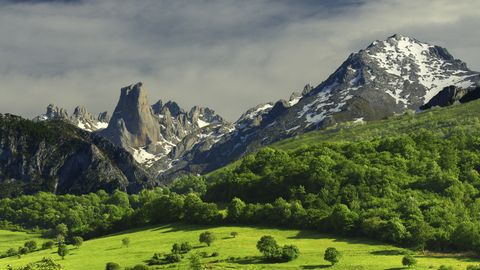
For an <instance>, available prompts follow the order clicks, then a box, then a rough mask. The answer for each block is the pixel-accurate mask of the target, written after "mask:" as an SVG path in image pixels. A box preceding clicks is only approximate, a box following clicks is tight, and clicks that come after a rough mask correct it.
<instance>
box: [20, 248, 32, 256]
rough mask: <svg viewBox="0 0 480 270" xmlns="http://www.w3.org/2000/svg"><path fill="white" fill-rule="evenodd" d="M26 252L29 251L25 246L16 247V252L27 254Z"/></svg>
mask: <svg viewBox="0 0 480 270" xmlns="http://www.w3.org/2000/svg"><path fill="white" fill-rule="evenodd" d="M28 252H30V250H29V249H28V248H26V247H19V248H18V254H21V255H24V254H27V253H28ZM18 254H17V255H18Z"/></svg>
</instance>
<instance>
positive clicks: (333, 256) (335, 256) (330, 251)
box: [323, 247, 340, 265]
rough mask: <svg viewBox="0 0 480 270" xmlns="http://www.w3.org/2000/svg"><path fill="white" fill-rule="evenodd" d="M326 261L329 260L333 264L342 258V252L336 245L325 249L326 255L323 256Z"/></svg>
mask: <svg viewBox="0 0 480 270" xmlns="http://www.w3.org/2000/svg"><path fill="white" fill-rule="evenodd" d="M323 259H325V261H329V262H330V263H331V264H332V265H334V264H336V263H338V261H339V259H340V252H338V250H337V249H336V248H334V247H329V248H327V249H326V250H325V255H324V256H323Z"/></svg>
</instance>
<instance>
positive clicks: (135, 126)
mask: <svg viewBox="0 0 480 270" xmlns="http://www.w3.org/2000/svg"><path fill="white" fill-rule="evenodd" d="M142 86H143V85H142V83H141V82H139V83H137V84H134V85H130V86H127V87H123V88H122V89H121V94H120V100H119V101H118V104H117V107H116V108H115V111H114V113H113V115H112V118H111V119H110V122H109V124H108V127H107V128H106V129H105V130H103V131H101V134H102V135H103V136H105V137H107V138H108V139H110V140H111V141H112V142H113V143H115V144H117V145H120V146H122V147H124V148H125V149H130V148H132V147H134V148H138V147H147V148H148V149H149V150H150V151H151V152H155V151H156V150H157V149H155V148H156V147H155V143H156V142H158V141H159V140H160V138H161V135H160V124H159V122H158V120H157V118H156V117H155V116H154V114H153V111H152V108H151V107H150V105H149V102H148V99H147V93H146V90H145V89H144V88H143V87H142Z"/></svg>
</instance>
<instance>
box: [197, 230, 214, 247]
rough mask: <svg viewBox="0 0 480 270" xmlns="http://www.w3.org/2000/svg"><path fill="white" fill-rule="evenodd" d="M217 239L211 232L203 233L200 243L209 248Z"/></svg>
mask: <svg viewBox="0 0 480 270" xmlns="http://www.w3.org/2000/svg"><path fill="white" fill-rule="evenodd" d="M216 239H217V237H216V236H215V234H213V233H212V232H209V231H206V232H203V233H201V234H200V237H199V241H200V243H205V244H207V246H210V245H211V244H212V243H213V242H214V241H215V240H216Z"/></svg>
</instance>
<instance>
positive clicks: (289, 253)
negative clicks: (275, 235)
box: [282, 245, 300, 262]
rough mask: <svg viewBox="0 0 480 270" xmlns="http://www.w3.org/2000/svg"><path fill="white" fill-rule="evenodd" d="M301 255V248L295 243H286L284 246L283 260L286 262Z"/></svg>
mask: <svg viewBox="0 0 480 270" xmlns="http://www.w3.org/2000/svg"><path fill="white" fill-rule="evenodd" d="M299 255H300V250H299V249H298V247H296V246H294V245H285V246H283V248H282V260H283V261H285V262H289V261H293V260H295V259H296V258H298V256H299Z"/></svg>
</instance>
